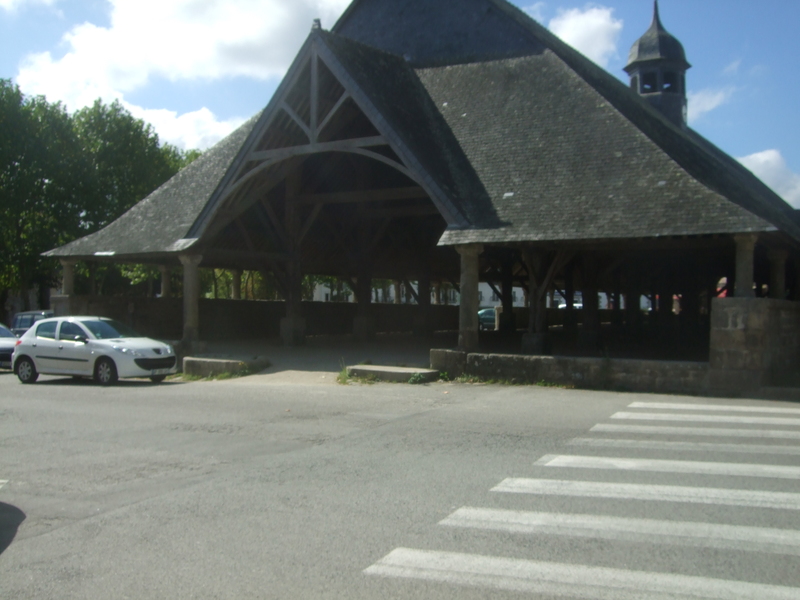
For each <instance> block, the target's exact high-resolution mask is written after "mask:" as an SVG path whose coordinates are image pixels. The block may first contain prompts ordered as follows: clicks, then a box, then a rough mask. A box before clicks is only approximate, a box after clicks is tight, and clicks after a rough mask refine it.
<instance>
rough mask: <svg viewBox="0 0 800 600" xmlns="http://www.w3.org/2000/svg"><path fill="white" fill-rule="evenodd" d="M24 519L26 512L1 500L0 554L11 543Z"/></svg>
mask: <svg viewBox="0 0 800 600" xmlns="http://www.w3.org/2000/svg"><path fill="white" fill-rule="evenodd" d="M24 520H25V513H24V512H22V511H21V510H20V509H18V508H17V507H16V506H11V505H10V504H5V503H4V502H0V554H2V553H3V551H4V550H5V549H6V548H8V547H9V546H10V545H11V542H12V541H13V540H14V538H15V537H16V535H17V530H18V529H19V526H20V525H21V524H22V522H23V521H24Z"/></svg>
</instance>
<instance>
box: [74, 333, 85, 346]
mask: <svg viewBox="0 0 800 600" xmlns="http://www.w3.org/2000/svg"><path fill="white" fill-rule="evenodd" d="M73 339H74V340H75V341H76V342H79V343H81V344H85V343H87V342H88V341H89V340H88V338H87V337H86V336H85V335H76V336H75V337H74V338H73Z"/></svg>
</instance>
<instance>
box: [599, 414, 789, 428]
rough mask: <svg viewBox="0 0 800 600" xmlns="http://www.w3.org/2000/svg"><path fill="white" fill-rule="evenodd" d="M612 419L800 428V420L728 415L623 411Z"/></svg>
mask: <svg viewBox="0 0 800 600" xmlns="http://www.w3.org/2000/svg"><path fill="white" fill-rule="evenodd" d="M611 418H612V419H627V420H631V421H694V422H698V423H699V422H703V423H742V424H751V425H791V426H793V427H800V419H793V418H791V417H740V416H728V415H685V414H680V413H644V412H641V413H638V412H626V411H621V412H618V413H614V414H613V415H611Z"/></svg>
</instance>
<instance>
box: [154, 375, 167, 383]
mask: <svg viewBox="0 0 800 600" xmlns="http://www.w3.org/2000/svg"><path fill="white" fill-rule="evenodd" d="M166 378H167V376H166V375H153V376H152V377H151V378H150V381H152V382H153V383H161V382H162V381H164V380H165V379H166Z"/></svg>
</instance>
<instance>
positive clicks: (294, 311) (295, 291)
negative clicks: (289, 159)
mask: <svg viewBox="0 0 800 600" xmlns="http://www.w3.org/2000/svg"><path fill="white" fill-rule="evenodd" d="M301 175H302V174H301V172H300V171H299V170H295V171H292V172H291V173H289V175H288V176H287V177H286V191H285V195H284V209H285V214H284V229H285V231H286V236H287V237H288V244H287V249H288V251H289V252H288V253H289V260H288V261H287V263H286V279H287V281H286V316H285V317H284V318H283V319H281V323H280V330H281V339H282V340H283V343H284V344H285V345H287V346H300V345H302V344H304V343H305V340H306V320H305V319H304V318H303V305H302V301H303V269H302V265H301V264H300V240H299V234H300V213H299V207H298V205H297V196H298V195H299V194H300V185H301Z"/></svg>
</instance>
